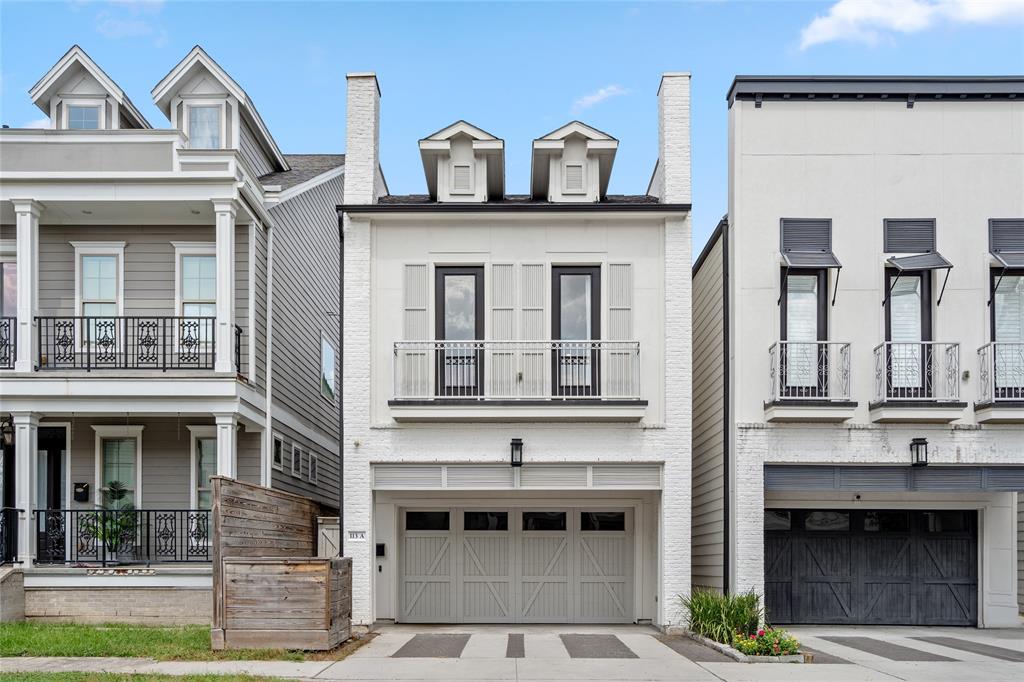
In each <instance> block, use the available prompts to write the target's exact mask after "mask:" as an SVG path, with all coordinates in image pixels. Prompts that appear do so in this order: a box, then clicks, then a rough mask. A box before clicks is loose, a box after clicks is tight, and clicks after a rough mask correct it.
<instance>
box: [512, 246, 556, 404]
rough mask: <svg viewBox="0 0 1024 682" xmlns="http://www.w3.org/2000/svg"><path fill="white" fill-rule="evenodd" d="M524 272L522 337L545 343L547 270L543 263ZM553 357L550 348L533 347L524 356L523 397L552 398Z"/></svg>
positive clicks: (521, 364)
mask: <svg viewBox="0 0 1024 682" xmlns="http://www.w3.org/2000/svg"><path fill="white" fill-rule="evenodd" d="M519 273H520V290H519V305H520V308H521V309H520V316H521V317H520V326H519V338H520V340H523V341H544V340H545V336H546V334H545V333H544V275H545V267H544V265H543V264H541V263H524V264H523V265H522V266H521V267H520V270H519ZM550 358H551V355H550V354H549V351H548V349H547V346H546V345H540V344H538V345H537V346H536V347H534V346H533V344H531V347H530V348H525V349H524V350H523V351H522V352H521V353H520V358H519V371H520V372H522V380H521V381H520V382H519V395H520V396H523V397H543V396H547V395H551V393H550V390H549V389H548V387H547V385H546V377H547V374H548V371H549V365H550V362H551V359H550Z"/></svg>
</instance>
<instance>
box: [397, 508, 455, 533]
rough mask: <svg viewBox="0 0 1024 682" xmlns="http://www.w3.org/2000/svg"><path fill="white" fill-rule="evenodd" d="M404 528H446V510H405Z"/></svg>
mask: <svg viewBox="0 0 1024 682" xmlns="http://www.w3.org/2000/svg"><path fill="white" fill-rule="evenodd" d="M405 529H406V530H448V512H446V511H417V512H413V511H411V512H405Z"/></svg>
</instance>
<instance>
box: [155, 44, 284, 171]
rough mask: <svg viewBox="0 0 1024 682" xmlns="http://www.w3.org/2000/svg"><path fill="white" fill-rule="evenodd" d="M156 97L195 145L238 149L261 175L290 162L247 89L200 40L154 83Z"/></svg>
mask: <svg viewBox="0 0 1024 682" xmlns="http://www.w3.org/2000/svg"><path fill="white" fill-rule="evenodd" d="M152 94H153V101H154V103H155V104H156V105H157V107H159V108H160V110H161V111H163V112H164V114H165V115H166V116H167V118H168V119H170V121H171V126H173V127H174V128H177V129H178V130H180V131H182V132H183V133H185V135H186V137H187V138H188V146H189V148H190V149H237V150H239V151H240V152H241V154H242V156H243V157H244V158H245V160H246V161H247V162H248V163H249V164H250V165H251V166H252V167H253V170H254V171H255V172H256V174H257V175H265V174H267V173H272V172H275V171H284V170H288V168H289V167H288V162H287V161H285V158H284V155H283V154H281V150H280V149H279V148H278V146H277V142H275V141H274V138H273V137H272V136H271V135H270V131H269V130H268V129H267V126H266V125H265V124H264V123H263V119H262V118H260V115H259V112H258V111H256V107H255V105H254V104H253V103H252V100H250V99H249V96H248V95H247V94H246V93H245V90H243V89H242V88H241V86H240V85H239V84H238V83H237V82H235V80H234V79H233V78H231V76H229V75H228V73H227V71H225V70H224V69H222V68H221V67H220V65H219V64H217V62H215V61H214V60H213V58H211V57H210V55H208V54H206V52H205V51H204V50H203V48H201V47H199V46H198V45H197V46H195V47H194V48H192V51H191V52H189V53H188V55H186V57H185V58H184V59H182V60H181V61H180V62H179V63H178V65H177V66H175V67H174V68H173V69H171V71H170V73H168V74H167V75H166V76H164V78H163V80H161V81H160V82H159V83H157V85H156V87H155V88H153V93H152Z"/></svg>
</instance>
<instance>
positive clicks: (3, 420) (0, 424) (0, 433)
mask: <svg viewBox="0 0 1024 682" xmlns="http://www.w3.org/2000/svg"><path fill="white" fill-rule="evenodd" d="M0 441H2V442H3V444H4V445H5V446H10V444H11V443H13V442H14V419H13V418H12V417H0Z"/></svg>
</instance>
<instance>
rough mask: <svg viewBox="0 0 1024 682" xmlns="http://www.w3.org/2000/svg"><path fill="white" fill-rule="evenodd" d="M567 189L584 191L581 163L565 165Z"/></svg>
mask: <svg viewBox="0 0 1024 682" xmlns="http://www.w3.org/2000/svg"><path fill="white" fill-rule="evenodd" d="M565 189H566V190H568V191H570V192H582V191H583V166H582V165H579V164H566V166H565Z"/></svg>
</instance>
